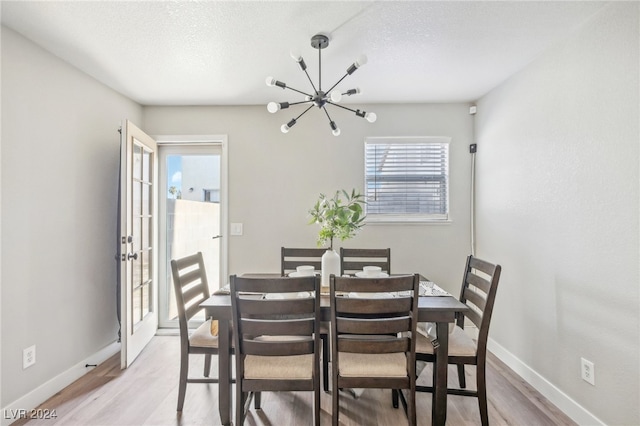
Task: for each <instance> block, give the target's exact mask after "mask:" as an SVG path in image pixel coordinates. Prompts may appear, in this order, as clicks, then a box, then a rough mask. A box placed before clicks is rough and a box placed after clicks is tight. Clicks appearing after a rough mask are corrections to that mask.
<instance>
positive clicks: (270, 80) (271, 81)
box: [264, 76, 276, 87]
mask: <svg viewBox="0 0 640 426" xmlns="http://www.w3.org/2000/svg"><path fill="white" fill-rule="evenodd" d="M264 82H265V83H267V86H269V87H273V86H275V85H276V79H275V78H273V77H271V76H269V77H267V78H266V80H265V81H264Z"/></svg>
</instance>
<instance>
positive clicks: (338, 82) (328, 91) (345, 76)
mask: <svg viewBox="0 0 640 426" xmlns="http://www.w3.org/2000/svg"><path fill="white" fill-rule="evenodd" d="M348 75H349V73H346V74H345V75H344V76H342V78H341V79H340V80H338V81H337V82H336V84H334V85H333V86H331V89H329V90H327V93H330V92H331V91H332V90H333V89H335V88H336V86H337V85H338V84H340V82H341V81H342V80H344V79H345V78H347V76H348Z"/></svg>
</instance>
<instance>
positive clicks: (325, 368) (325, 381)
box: [320, 334, 329, 392]
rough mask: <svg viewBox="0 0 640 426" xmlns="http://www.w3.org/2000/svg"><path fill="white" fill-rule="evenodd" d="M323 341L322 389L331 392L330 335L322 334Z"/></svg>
mask: <svg viewBox="0 0 640 426" xmlns="http://www.w3.org/2000/svg"><path fill="white" fill-rule="evenodd" d="M320 339H322V387H323V388H324V391H325V392H329V335H328V334H321V335H320Z"/></svg>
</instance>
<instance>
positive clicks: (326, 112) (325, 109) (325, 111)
mask: <svg viewBox="0 0 640 426" xmlns="http://www.w3.org/2000/svg"><path fill="white" fill-rule="evenodd" d="M322 110H323V111H324V113H325V114H327V118H328V119H329V123H331V122H332V121H333V120H332V119H331V117H330V116H329V111H327V107H325V106H323V107H322Z"/></svg>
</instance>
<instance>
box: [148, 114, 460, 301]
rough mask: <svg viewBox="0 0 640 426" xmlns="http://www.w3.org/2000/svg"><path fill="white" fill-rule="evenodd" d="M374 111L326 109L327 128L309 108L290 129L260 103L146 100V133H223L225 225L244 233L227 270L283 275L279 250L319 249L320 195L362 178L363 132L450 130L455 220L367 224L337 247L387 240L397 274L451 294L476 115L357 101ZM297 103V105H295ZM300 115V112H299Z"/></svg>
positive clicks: (232, 246) (357, 184)
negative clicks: (236, 225)
mask: <svg viewBox="0 0 640 426" xmlns="http://www.w3.org/2000/svg"><path fill="white" fill-rule="evenodd" d="M353 107H356V108H361V109H365V110H366V111H375V112H376V113H377V114H378V121H377V122H376V123H374V124H370V123H368V122H367V121H365V120H363V119H361V118H359V117H356V116H355V115H354V114H353V113H348V112H346V111H342V110H338V111H334V110H336V109H337V108H334V110H332V118H333V119H334V120H335V121H336V123H338V125H339V127H340V128H341V130H342V134H341V136H339V137H334V136H333V135H332V134H331V130H330V128H329V124H328V121H327V119H326V116H325V115H324V114H323V113H322V112H321V111H319V110H316V109H314V110H311V111H309V112H308V113H307V114H306V115H305V116H304V117H302V118H301V119H300V120H299V122H298V124H296V126H295V127H293V128H292V129H291V131H290V132H289V133H288V134H283V133H282V132H281V131H280V126H281V125H282V123H284V122H286V121H289V119H291V117H293V116H294V115H297V114H296V112H295V111H292V110H285V111H281V112H279V113H278V114H269V113H268V112H267V110H266V107H265V106H244V107H145V108H144V119H143V126H144V129H145V131H146V132H147V133H149V134H156V135H166V134H196V135H197V134H227V135H228V141H229V142H228V147H229V222H241V223H243V224H244V235H243V236H234V237H229V236H228V235H229V234H228V232H227V233H225V235H226V236H227V238H230V240H229V272H230V273H231V274H233V273H243V272H252V271H253V272H256V271H261V272H268V271H271V272H279V271H280V247H281V246H283V245H284V246H293V247H295V246H298V247H315V246H316V236H317V231H318V227H317V226H316V225H308V221H309V217H308V214H307V212H308V210H309V209H310V208H311V207H312V206H313V204H314V203H315V201H316V199H317V197H318V195H319V194H320V193H321V192H324V193H333V192H334V191H335V190H337V189H341V188H345V189H347V190H350V189H351V188H357V189H359V190H360V191H362V188H363V185H364V171H363V164H364V160H363V156H364V139H365V137H366V136H451V137H452V141H451V147H450V151H451V152H450V156H451V164H450V170H451V182H450V183H451V217H452V223H451V224H448V225H404V226H403V225H367V226H365V228H363V230H362V231H361V233H360V234H359V235H357V236H356V237H355V238H354V239H352V240H348V241H346V242H344V243H342V242H340V241H337V242H334V245H335V246H336V247H340V246H341V245H344V246H351V247H356V246H358V247H391V251H392V255H391V257H392V269H393V271H394V272H421V273H423V274H424V275H426V276H428V277H430V278H432V279H433V280H436V281H437V282H439V283H441V284H442V286H443V287H446V288H448V289H450V290H451V291H454V292H457V291H458V290H459V286H460V282H461V279H462V269H463V268H464V261H465V256H466V255H467V254H468V253H469V240H470V237H469V209H470V207H469V187H470V184H469V179H470V172H469V170H470V164H471V163H470V161H471V158H470V154H469V153H468V146H469V144H470V143H472V130H473V118H472V116H470V115H469V109H468V105H464V104H436V105H425V104H411V105H364V106H362V105H360V106H353ZM292 109H293V108H292ZM298 113H299V112H298Z"/></svg>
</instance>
